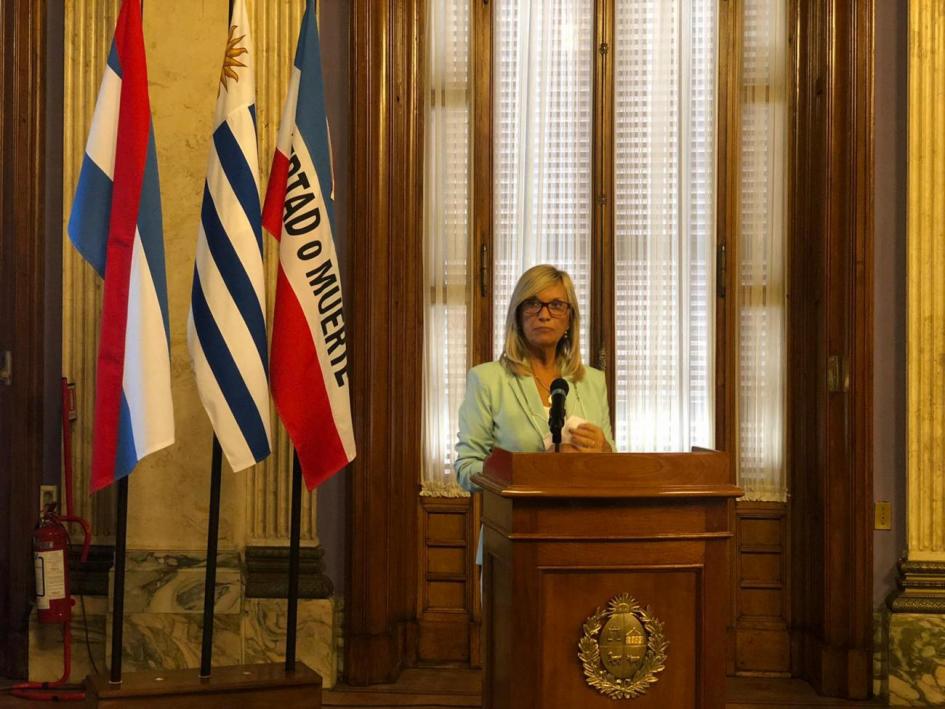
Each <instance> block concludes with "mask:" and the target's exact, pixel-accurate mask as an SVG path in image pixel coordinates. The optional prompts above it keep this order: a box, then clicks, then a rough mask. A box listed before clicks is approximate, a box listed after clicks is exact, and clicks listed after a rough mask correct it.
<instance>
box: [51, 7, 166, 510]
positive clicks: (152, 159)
mask: <svg viewBox="0 0 945 709" xmlns="http://www.w3.org/2000/svg"><path fill="white" fill-rule="evenodd" d="M69 238H70V239H71V240H72V243H73V244H74V245H75V247H76V249H77V250H78V251H79V253H80V254H82V257H83V258H85V260H86V261H88V262H89V263H90V264H91V265H92V267H93V268H95V270H96V271H97V272H98V274H99V275H100V276H101V277H103V278H104V279H105V285H104V289H103V290H104V295H103V299H102V323H101V339H100V341H99V350H98V366H97V372H96V384H95V421H94V425H93V435H92V479H91V489H92V492H95V491H97V490H101V489H102V488H105V487H107V486H109V485H111V484H112V483H113V482H114V481H115V480H118V479H120V478H123V477H125V476H126V475H128V474H129V473H130V472H131V471H132V469H133V468H134V467H135V465H136V464H137V462H138V461H139V460H141V459H142V458H144V457H145V456H146V455H148V454H149V453H153V452H154V451H157V450H160V449H161V448H164V447H166V446H169V445H171V444H172V443H173V442H174V412H173V407H172V404H171V372H170V338H169V334H168V333H169V329H168V316H167V281H166V278H165V272H164V241H163V233H162V225H161V195H160V188H159V186H158V169H157V155H156V152H155V148H154V130H153V128H152V125H151V106H150V103H149V101H148V72H147V67H146V66H145V55H144V38H143V36H142V32H141V7H140V5H139V3H138V0H124V2H123V3H122V6H121V11H120V12H119V14H118V24H117V25H116V27H115V38H114V41H113V42H112V48H111V52H110V53H109V56H108V64H107V66H106V68H105V76H104V78H103V79H102V86H101V88H100V89H99V94H98V101H97V102H96V104H95V113H94V115H93V117H92V128H91V130H90V131H89V140H88V144H87V145H86V147H85V159H84V160H83V162H82V169H81V172H80V174H79V183H78V186H77V187H76V194H75V200H74V201H73V205H72V214H71V215H70V217H69Z"/></svg>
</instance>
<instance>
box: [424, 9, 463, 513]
mask: <svg viewBox="0 0 945 709" xmlns="http://www.w3.org/2000/svg"><path fill="white" fill-rule="evenodd" d="M427 17H428V27H427V48H428V51H427V58H428V59H427V61H428V65H427V78H428V87H429V89H428V92H427V102H426V106H425V116H424V118H425V123H424V130H425V132H426V145H425V150H424V195H423V208H424V263H423V267H424V285H425V288H424V308H425V314H426V319H425V321H424V353H423V376H424V393H423V399H424V401H423V404H424V415H423V427H424V431H423V436H424V467H423V493H422V494H428V495H437V496H458V495H466V494H468V493H466V492H464V491H462V490H461V489H460V488H459V486H458V485H457V484H456V480H455V478H454V477H453V471H452V463H453V455H454V450H453V444H454V442H455V438H456V431H457V430H458V428H459V424H458V420H457V412H458V410H459V405H460V403H461V402H462V398H463V393H464V389H465V377H466V364H467V362H466V312H467V309H466V295H467V294H466V279H467V264H466V258H467V252H468V243H469V236H468V235H469V206H470V201H469V170H470V154H469V130H470V125H469V116H470V92H469V47H470V44H469V39H470V18H469V2H468V0H429V2H428V4H427Z"/></svg>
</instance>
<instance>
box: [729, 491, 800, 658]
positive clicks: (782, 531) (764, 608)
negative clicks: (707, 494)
mask: <svg viewBox="0 0 945 709" xmlns="http://www.w3.org/2000/svg"><path fill="white" fill-rule="evenodd" d="M736 517H737V524H736V528H735V535H736V540H737V545H738V554H737V557H736V561H735V587H734V588H735V593H736V595H737V599H736V608H737V609H738V615H737V617H736V620H735V636H736V645H737V649H736V655H735V657H736V667H735V669H736V672H737V673H738V674H740V675H756V674H764V675H779V676H789V675H790V673H791V641H790V634H789V630H788V629H789V626H790V594H791V584H790V580H789V579H790V577H789V574H788V568H789V563H788V559H789V551H788V550H789V545H788V528H787V505H786V504H785V503H782V502H738V503H736Z"/></svg>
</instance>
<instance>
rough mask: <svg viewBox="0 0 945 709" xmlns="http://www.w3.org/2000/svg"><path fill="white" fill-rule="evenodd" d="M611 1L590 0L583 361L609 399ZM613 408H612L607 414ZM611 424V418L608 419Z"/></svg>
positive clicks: (611, 344) (611, 307)
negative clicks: (598, 372) (587, 295)
mask: <svg viewBox="0 0 945 709" xmlns="http://www.w3.org/2000/svg"><path fill="white" fill-rule="evenodd" d="M614 1H615V0H595V23H594V33H595V36H594V43H595V46H596V48H597V51H596V52H595V55H594V56H595V62H594V152H593V161H594V166H593V170H592V174H593V175H594V185H593V194H594V211H593V219H592V223H591V226H592V235H591V274H592V275H591V303H592V304H593V306H592V311H593V312H592V319H591V338H590V339H591V341H590V342H589V343H588V347H587V352H586V355H587V361H588V363H589V364H591V365H592V366H595V367H600V368H601V369H603V370H604V373H605V375H606V377H607V390H608V395H609V397H610V400H611V401H614V362H613V355H614V352H615V349H616V347H615V333H614V329H615V324H614V199H613V195H614V165H613V156H614V129H613V128H614V70H613V67H614ZM614 414H615V409H614V408H611V418H613V416H614ZM611 423H612V424H613V421H611Z"/></svg>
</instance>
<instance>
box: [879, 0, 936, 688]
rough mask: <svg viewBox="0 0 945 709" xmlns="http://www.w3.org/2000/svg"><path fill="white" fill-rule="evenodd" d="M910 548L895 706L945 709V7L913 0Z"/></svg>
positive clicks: (893, 625) (892, 650)
mask: <svg viewBox="0 0 945 709" xmlns="http://www.w3.org/2000/svg"><path fill="white" fill-rule="evenodd" d="M908 91H909V93H908V96H909V106H908V114H909V137H908V203H907V210H908V211H907V232H908V234H907V238H908V242H907V247H906V248H907V273H906V278H907V314H906V328H907V329H906V338H907V344H906V362H907V395H906V399H907V403H906V409H907V412H906V422H907V423H906V426H907V441H906V451H907V453H906V458H907V463H906V475H907V494H908V510H907V515H906V528H907V529H906V532H907V543H908V548H907V551H906V556H905V557H904V558H903V559H902V560H901V561H900V562H899V572H900V578H899V590H898V591H897V592H896V593H894V594H893V595H892V596H891V597H890V599H889V602H888V606H889V613H888V615H887V618H888V632H887V633H886V638H888V692H889V700H890V703H891V704H893V705H903V706H940V705H942V704H945V276H943V274H945V200H943V199H942V194H943V192H945V3H942V2H941V0H910V2H909V89H908Z"/></svg>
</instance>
